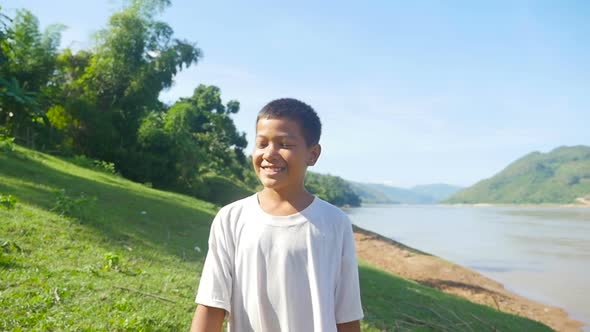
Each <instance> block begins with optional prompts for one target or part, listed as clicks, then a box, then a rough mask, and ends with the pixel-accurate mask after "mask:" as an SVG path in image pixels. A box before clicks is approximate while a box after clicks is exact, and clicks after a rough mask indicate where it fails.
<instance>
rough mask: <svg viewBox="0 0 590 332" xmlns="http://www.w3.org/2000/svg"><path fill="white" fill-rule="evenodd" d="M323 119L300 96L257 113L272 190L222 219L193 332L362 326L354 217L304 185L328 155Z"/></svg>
mask: <svg viewBox="0 0 590 332" xmlns="http://www.w3.org/2000/svg"><path fill="white" fill-rule="evenodd" d="M320 134H321V123H320V119H319V118H318V116H317V114H316V113H315V111H314V110H313V109H312V108H311V107H310V106H309V105H307V104H305V103H303V102H300V101H298V100H295V99H278V100H274V101H272V102H270V103H269V104H267V105H266V106H264V107H263V108H262V110H261V111H260V112H259V113H258V117H257V119H256V144H255V148H254V153H253V155H252V162H253V166H254V170H255V171H256V175H257V176H258V178H259V179H260V182H261V183H262V185H263V186H264V189H262V191H260V192H258V193H256V194H254V195H252V196H250V197H247V198H244V199H242V200H239V201H237V202H234V203H232V204H229V205H227V206H225V207H223V208H222V209H221V210H220V211H219V212H218V214H217V216H216V217H215V219H214V220H213V223H212V225H211V233H210V236H209V251H208V253H207V258H206V260H205V265H204V267H203V273H202V275H201V281H200V283H199V290H198V293H197V297H196V302H197V303H198V304H199V305H198V306H197V310H196V312H195V316H194V319H193V323H192V326H191V331H192V332H203V331H206V332H212V331H215V332H219V331H221V328H222V324H223V319H224V318H225V316H226V313H227V316H228V317H229V330H230V331H237V332H244V331H270V332H279V331H290V332H311V331H318V332H319V331H322V332H325V331H339V332H340V331H360V325H359V320H360V319H361V318H362V317H363V311H362V307H361V302H360V291H359V281H358V267H357V262H356V254H355V249H354V238H353V235H352V225H351V223H350V220H349V219H348V217H347V216H346V214H344V213H343V212H342V211H341V210H340V209H338V208H336V207H334V206H332V205H330V204H329V203H327V202H325V201H323V200H321V199H319V198H317V197H314V196H313V195H312V194H310V193H308V192H307V191H306V190H305V188H304V185H303V182H304V179H305V172H306V170H307V167H308V166H313V165H314V164H315V163H316V161H317V160H318V158H319V156H320V152H321V147H320V145H319V138H320Z"/></svg>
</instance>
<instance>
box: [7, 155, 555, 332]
mask: <svg viewBox="0 0 590 332" xmlns="http://www.w3.org/2000/svg"><path fill="white" fill-rule="evenodd" d="M62 188H65V189H66V193H67V195H68V196H69V197H71V198H73V199H76V198H78V197H80V195H81V193H84V194H85V195H86V197H92V198H94V199H93V200H90V201H88V202H86V203H80V204H78V208H76V206H75V204H74V206H73V207H72V208H71V209H69V210H70V211H69V212H68V213H67V214H66V215H65V216H60V215H59V214H58V213H57V212H58V211H57V210H54V211H53V212H52V211H50V210H51V209H52V208H54V207H55V206H56V202H57V201H59V200H61V202H62V204H61V206H62V207H64V206H66V205H67V204H64V202H65V203H68V202H72V200H69V199H67V198H64V196H63V195H62V196H60V195H59V194H56V190H58V189H62ZM0 193H4V194H12V195H14V196H16V197H17V198H18V199H19V203H18V204H17V206H16V207H15V208H13V209H11V210H8V211H7V210H1V209H0V239H1V240H2V241H0V242H4V241H9V242H10V243H12V244H15V245H16V246H18V248H17V247H16V246H13V247H12V249H9V248H8V246H6V248H5V249H4V251H3V252H2V256H0V258H1V259H0V281H1V282H0V310H1V311H2V315H0V330H11V331H12V330H15V331H18V330H22V331H29V330H88V331H90V330H92V331H94V330H116V331H136V330H144V331H183V330H187V329H188V326H189V324H190V320H191V316H192V312H193V310H194V304H193V299H194V295H195V290H196V287H197V281H198V276H199V273H200V271H201V268H202V263H203V259H204V254H205V252H206V250H207V245H206V241H207V236H208V229H209V223H210V221H211V219H212V217H213V214H214V213H215V211H216V209H217V207H215V206H213V205H212V204H209V203H206V202H202V201H199V200H196V199H193V198H190V197H186V196H182V195H178V194H174V193H169V192H162V191H158V190H154V189H150V188H147V187H144V186H142V185H139V184H135V183H132V182H129V181H127V180H124V179H121V178H117V177H113V176H111V175H107V174H104V173H100V172H96V171H91V170H87V169H84V168H80V167H77V166H74V165H72V164H68V163H66V162H64V161H62V160H60V159H57V158H54V157H50V156H47V155H44V154H41V153H37V152H33V151H29V150H25V149H22V148H18V149H17V151H16V152H14V153H9V154H6V153H2V154H0ZM142 211H145V213H142ZM195 246H198V247H200V249H201V251H200V252H199V251H197V250H195ZM109 257H110V258H111V263H110V268H105V266H108V265H109V259H108V258H109ZM117 258H118V259H117ZM360 275H361V287H362V291H363V294H362V296H363V303H364V306H365V312H366V316H367V320H366V321H365V322H364V323H363V330H366V331H378V330H381V329H387V330H394V329H395V328H396V327H399V329H400V330H408V329H409V330H433V329H435V330H445V329H446V330H449V331H460V330H465V331H471V330H473V331H483V330H490V326H496V327H497V328H498V329H499V330H502V331H507V330H514V331H522V330H527V331H549V329H548V328H547V327H545V326H543V325H541V324H539V323H536V322H532V321H529V320H526V319H521V318H518V317H515V316H511V315H506V314H502V313H499V312H497V311H495V310H493V309H490V308H487V307H483V306H479V305H475V304H471V303H469V302H466V301H464V300H461V299H458V298H456V297H453V296H450V295H446V294H443V293H440V292H438V291H436V290H433V289H430V288H427V287H424V286H421V285H418V284H415V283H413V282H408V281H405V280H402V279H399V278H397V277H395V276H392V275H390V274H387V273H384V272H382V271H379V270H376V269H373V268H371V267H369V266H366V265H364V264H361V267H360ZM140 292H141V293H140ZM476 317H477V318H476Z"/></svg>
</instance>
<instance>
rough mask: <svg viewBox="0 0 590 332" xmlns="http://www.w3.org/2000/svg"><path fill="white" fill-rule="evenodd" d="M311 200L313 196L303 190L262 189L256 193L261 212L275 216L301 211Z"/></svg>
mask: <svg viewBox="0 0 590 332" xmlns="http://www.w3.org/2000/svg"><path fill="white" fill-rule="evenodd" d="M313 199H314V196H313V195H312V194H310V193H309V192H307V191H306V190H305V188H302V189H301V190H298V191H292V190H290V191H289V192H280V191H277V190H273V189H269V188H264V189H262V191H260V192H259V193H258V204H260V207H261V208H262V210H263V211H264V212H266V213H269V214H272V215H275V216H288V215H291V214H294V213H297V212H300V211H303V210H304V209H305V208H306V207H308V206H309V205H310V204H311V203H312V202H313Z"/></svg>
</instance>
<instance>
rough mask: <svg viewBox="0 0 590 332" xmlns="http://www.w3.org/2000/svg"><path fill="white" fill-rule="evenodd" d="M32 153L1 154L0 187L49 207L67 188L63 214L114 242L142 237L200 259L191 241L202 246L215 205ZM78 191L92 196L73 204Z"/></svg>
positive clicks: (168, 250)
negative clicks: (69, 166) (63, 167)
mask: <svg viewBox="0 0 590 332" xmlns="http://www.w3.org/2000/svg"><path fill="white" fill-rule="evenodd" d="M32 155H33V157H30V156H29V155H28V154H24V153H22V152H20V151H16V152H13V153H11V154H4V155H0V174H1V175H2V177H3V180H2V181H0V193H6V194H12V195H14V196H16V197H17V198H18V200H19V202H26V203H27V204H31V205H35V206H38V207H41V208H43V209H46V210H51V209H54V208H55V207H56V202H57V200H58V195H59V190H61V189H65V198H64V197H62V199H65V200H71V202H70V203H71V205H73V207H72V208H71V209H70V211H67V216H68V217H70V218H73V219H76V220H78V221H79V222H80V223H81V224H83V225H84V226H86V227H91V228H93V229H94V230H96V231H98V232H99V233H101V234H102V235H103V236H104V237H105V239H106V241H109V242H112V243H113V244H117V245H121V244H124V243H128V242H140V243H142V244H144V245H146V246H150V247H154V248H157V249H158V250H159V251H163V252H164V253H168V254H172V255H175V256H177V257H181V258H182V259H185V260H189V261H195V260H202V259H203V254H201V253H198V252H195V250H194V247H195V246H199V247H200V248H202V252H203V253H205V252H206V249H207V239H208V235H209V227H210V223H211V221H212V220H213V217H214V213H215V210H216V208H215V206H214V205H212V204H209V203H203V202H200V201H197V200H196V199H192V198H189V197H186V196H182V195H178V194H174V193H168V192H161V191H157V190H153V189H150V188H147V187H143V186H141V185H139V184H136V183H133V182H131V181H128V180H125V179H122V178H121V179H118V178H112V177H110V176H108V175H104V174H100V173H98V172H93V171H91V172H92V173H88V174H90V175H89V177H86V176H85V175H86V173H83V172H82V171H80V170H78V169H76V172H73V171H72V172H71V173H68V172H64V171H62V170H61V169H60V168H59V167H55V166H53V165H52V166H49V165H51V161H49V162H48V159H49V158H53V157H49V158H48V157H45V156H44V155H41V154H36V153H33V154H32ZM80 173H82V174H84V176H81V175H79V174H80ZM83 195H84V196H83ZM80 197H89V198H92V199H91V200H89V201H88V202H85V203H79V204H78V205H79V206H75V205H76V202H75V201H76V199H78V198H80ZM72 202H73V203H72ZM187 253H188V255H187Z"/></svg>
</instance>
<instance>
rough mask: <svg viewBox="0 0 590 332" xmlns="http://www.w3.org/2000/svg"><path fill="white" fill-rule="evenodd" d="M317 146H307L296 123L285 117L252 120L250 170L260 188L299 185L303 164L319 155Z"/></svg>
mask: <svg viewBox="0 0 590 332" xmlns="http://www.w3.org/2000/svg"><path fill="white" fill-rule="evenodd" d="M320 151H321V148H320V145H319V144H316V145H314V146H311V147H308V146H307V144H306V142H305V138H304V137H303V134H302V131H301V128H300V127H299V124H298V123H297V122H295V121H292V120H290V119H286V118H278V119H265V118H262V119H260V120H258V122H257V123H256V144H255V146H254V153H253V154H252V162H253V164H254V171H255V172H256V175H257V176H258V178H259V179H260V182H261V183H262V185H263V186H264V188H269V189H274V190H285V189H287V190H289V189H290V190H299V189H300V188H303V181H304V180H305V171H306V169H307V166H312V165H314V164H315V162H316V161H317V159H318V157H319V156H320Z"/></svg>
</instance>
